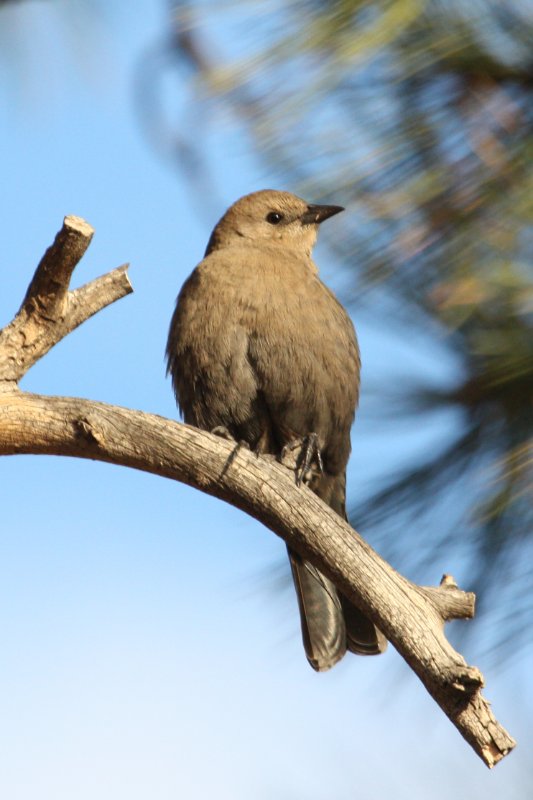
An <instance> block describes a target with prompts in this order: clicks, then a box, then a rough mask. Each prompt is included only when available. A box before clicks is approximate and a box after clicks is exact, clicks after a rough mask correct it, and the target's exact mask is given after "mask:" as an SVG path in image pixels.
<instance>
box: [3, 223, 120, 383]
mask: <svg viewBox="0 0 533 800" xmlns="http://www.w3.org/2000/svg"><path fill="white" fill-rule="evenodd" d="M93 233H94V231H93V229H92V228H91V226H90V225H88V224H87V223H86V222H85V221H84V220H82V219H80V217H72V216H71V217H65V221H64V223H63V227H62V229H61V230H60V231H59V233H58V234H57V236H56V238H55V241H54V243H53V244H52V245H51V246H50V247H49V248H48V250H47V251H46V253H45V254H44V256H43V258H42V259H41V262H40V264H39V266H38V267H37V269H36V271H35V275H34V276H33V279H32V281H31V283H30V285H29V288H28V291H27V292H26V296H25V298H24V301H23V303H22V306H21V308H20V311H19V312H18V314H17V315H16V317H15V318H14V319H13V321H12V322H11V323H10V324H9V325H6V327H5V328H4V329H3V330H2V331H0V382H2V381H3V382H9V383H14V382H15V383H16V382H18V381H19V380H20V379H21V378H22V377H23V376H24V375H25V374H26V372H27V371H28V370H29V369H30V367H32V366H33V365H34V364H35V363H36V362H37V361H38V360H39V359H40V358H42V357H43V356H44V355H45V354H46V353H47V352H48V351H49V350H50V348H52V347H53V346H54V345H55V344H57V343H58V342H59V341H60V340H61V339H63V338H64V337H65V336H66V335H67V334H68V333H70V332H71V331H72V330H74V328H76V327H78V325H80V324H81V323H82V322H85V320H86V319H88V318H89V317H90V316H92V315H93V314H96V312H97V311H100V310H101V309H102V308H105V306H107V305H109V304H110V303H113V302H115V300H119V299H120V298H121V297H124V296H125V295H126V294H129V293H130V292H132V291H133V289H132V287H131V284H130V282H129V280H128V276H127V272H126V270H127V266H128V265H127V264H126V265H123V266H122V267H118V268H117V269H115V270H113V271H112V272H110V273H108V274H107V275H103V276H102V277H100V278H97V279H96V280H94V281H92V282H91V283H88V284H86V285H85V286H82V287H80V288H79V289H76V290H74V291H72V292H71V291H69V283H70V278H71V275H72V272H73V270H74V268H75V266H76V264H77V263H78V262H79V260H80V259H81V257H82V256H83V254H84V253H85V251H86V250H87V247H88V246H89V244H90V242H91V239H92V236H93Z"/></svg>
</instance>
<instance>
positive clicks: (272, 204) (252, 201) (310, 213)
mask: <svg viewBox="0 0 533 800" xmlns="http://www.w3.org/2000/svg"><path fill="white" fill-rule="evenodd" d="M339 211H344V209H343V208H342V207H341V206H324V205H312V204H309V203H306V202H305V200H302V199H301V197H297V196H296V195H294V194H290V192H278V191H274V190H273V189H265V190H263V191H261V192H254V193H253V194H247V195H245V197H241V198H240V200H237V202H236V203H234V204H233V205H232V206H230V208H228V210H227V211H226V213H225V214H224V216H223V217H222V219H221V220H220V222H219V223H218V224H217V225H216V227H215V229H214V231H213V233H212V234H211V239H210V240H209V244H208V246H207V250H206V255H209V253H210V252H212V251H213V250H216V249H218V248H220V247H228V246H231V245H233V244H236V243H238V242H240V243H243V242H245V241H247V240H248V241H250V242H256V243H258V242H260V241H264V240H266V241H269V242H273V243H279V244H281V245H282V246H284V247H290V248H291V249H295V250H297V251H299V252H304V253H306V254H307V255H310V254H311V251H312V249H313V246H314V244H315V242H316V237H317V233H318V226H319V224H320V223H321V222H323V221H324V220H326V219H328V218H329V217H332V216H333V215H334V214H338V213H339Z"/></svg>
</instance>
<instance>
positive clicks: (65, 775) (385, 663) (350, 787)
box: [0, 0, 533, 800]
mask: <svg viewBox="0 0 533 800" xmlns="http://www.w3.org/2000/svg"><path fill="white" fill-rule="evenodd" d="M96 7H97V8H98V9H99V10H100V12H101V13H99V16H95V12H94V8H93V9H92V10H91V8H90V7H89V6H84V5H83V4H82V3H80V2H76V3H72V2H71V3H65V2H62V3H59V2H57V3H42V2H20V3H14V4H13V5H12V6H8V7H6V8H3V9H2V10H0V69H1V73H2V74H1V76H0V164H1V175H2V190H1V194H0V204H1V218H2V223H3V224H2V236H1V240H0V279H1V290H0V324H2V325H3V324H6V323H7V322H8V321H9V320H10V319H11V318H12V316H13V314H14V313H15V312H16V310H17V309H18V307H19V305H20V302H21V300H22V297H23V295H24V293H25V291H26V288H27V285H28V283H29V280H30V278H31V276H32V274H33V270H34V269H35V266H36V265H37V263H38V261H39V259H40V257H41V256H42V254H43V252H44V250H45V249H46V247H47V246H48V245H49V244H50V243H51V241H52V240H53V237H54V236H55V234H56V232H57V231H58V230H59V228H60V227H61V223H62V219H63V217H64V216H65V215H66V214H77V215H79V216H82V217H84V218H85V219H86V220H87V221H88V222H90V224H91V225H92V226H93V227H94V228H95V230H96V233H95V237H94V239H93V242H92V244H91V246H90V248H89V250H88V252H87V254H86V255H85V257H84V259H83V261H82V262H81V264H80V265H79V267H78V268H77V269H76V271H75V274H74V279H73V285H79V284H82V283H85V282H86V281H88V280H91V279H92V278H94V277H96V276H97V275H99V274H102V273H104V272H106V271H108V270H110V269H112V268H114V267H116V266H118V265H119V264H121V263H123V262H125V261H128V262H130V263H131V272H130V277H131V280H132V282H133V285H134V288H135V293H134V294H133V295H130V296H129V297H127V298H125V299H123V300H121V301H119V302H118V303H116V304H114V305H113V306H111V307H110V308H107V309H105V310H104V311H103V312H101V313H99V314H98V315H96V316H95V317H93V318H92V319H91V320H89V321H88V322H87V323H85V324H84V325H83V326H82V327H81V328H79V329H78V330H77V331H75V332H74V333H72V334H71V335H69V336H68V337H67V338H66V339H65V340H63V341H62V342H61V343H60V344H59V345H57V346H56V347H55V348H54V349H53V350H52V351H51V352H50V353H49V354H48V355H47V356H46V357H45V358H44V359H42V360H41V361H40V362H39V363H38V364H37V365H35V367H34V368H33V369H32V370H31V371H30V373H29V374H28V375H27V376H26V377H25V378H24V381H23V383H22V385H21V386H22V388H23V389H25V390H28V391H35V392H39V393H43V394H54V395H68V396H79V397H86V398H90V399H95V400H100V401H104V402H109V403H113V404H117V405H123V406H127V407H130V408H138V409H142V410H145V411H149V412H154V413H157V414H161V415H164V416H167V417H171V418H175V417H176V416H177V412H176V408H175V403H174V398H173V395H172V391H171V388H170V383H169V381H168V380H167V379H166V378H165V369H164V359H163V354H164V347H165V341H166V334H167V330H168V322H169V319H170V316H171V313H172V310H173V306H174V302H175V297H176V294H177V292H178V290H179V287H180V286H181V284H182V283H183V281H184V280H185V278H186V277H187V275H188V274H189V273H190V271H191V270H192V268H193V267H194V265H195V264H196V263H197V262H198V261H199V260H200V259H201V257H202V254H203V251H204V249H205V244H206V242H207V239H208V237H209V233H210V230H211V228H212V226H213V224H214V223H215V222H216V220H217V218H218V216H219V215H220V214H221V213H222V212H223V210H224V208H225V207H226V206H227V205H228V204H229V203H230V202H232V201H233V200H234V199H236V198H237V197H238V196H240V195H242V194H244V193H246V192H248V191H254V190H256V189H259V188H263V187H265V186H271V182H272V175H271V174H269V172H268V169H267V168H266V167H265V166H264V165H262V164H260V163H258V161H257V160H256V159H255V158H254V156H253V154H252V153H251V151H250V149H249V144H248V143H247V142H246V141H245V139H244V138H239V137H238V136H237V135H236V134H235V133H234V132H231V131H230V126H229V125H228V127H227V128H226V127H225V126H224V125H223V124H222V125H221V128H220V129H219V130H217V132H216V134H214V135H208V136H206V147H207V148H208V153H207V155H208V158H209V163H210V164H211V166H212V169H213V175H214V183H213V185H214V190H213V193H212V194H210V195H209V197H204V198H202V197H201V196H199V195H198V193H197V192H193V191H192V190H191V186H190V184H189V183H188V182H187V180H186V179H185V178H184V176H183V174H180V172H179V171H177V170H176V169H175V168H174V167H173V166H172V165H171V164H170V163H169V161H168V160H166V159H165V158H164V157H163V156H162V154H161V152H158V151H157V150H156V149H155V148H154V147H153V145H152V144H151V143H150V142H149V141H147V139H146V136H145V134H144V133H143V131H145V130H146V127H147V126H146V122H147V121H146V120H143V119H142V118H141V117H142V113H141V111H140V109H139V107H138V105H136V103H135V91H134V78H135V76H136V75H137V76H138V75H139V70H140V71H141V72H142V69H143V63H144V60H145V59H146V57H147V54H149V53H150V52H151V51H152V50H153V48H154V47H155V46H156V45H157V43H158V42H160V41H161V38H162V36H163V33H164V23H165V18H164V11H165V4H164V3H163V2H162V1H161V0H139V2H137V3H135V4H132V3H120V2H114V3H109V4H103V3H100V4H96ZM181 80H182V84H179V82H178V84H177V85H176V87H175V91H176V96H177V97H178V102H177V104H176V114H177V119H179V113H178V112H179V98H180V96H183V97H184V96H186V93H187V92H188V91H190V88H189V87H188V86H187V85H186V83H185V80H186V77H185V76H183V77H182V78H181ZM180 93H181V94H180ZM279 188H285V189H290V188H291V187H289V186H279ZM309 199H312V198H309ZM339 219H340V217H339ZM332 224H333V221H332ZM316 256H317V261H318V263H319V265H321V266H322V264H323V265H324V268H323V269H322V274H323V276H324V277H325V279H326V280H327V281H328V282H329V283H330V284H331V285H335V280H336V278H335V274H334V273H335V268H334V265H332V264H331V263H330V264H329V266H328V264H327V263H324V262H327V259H328V256H327V252H326V251H325V250H324V249H321V248H320V247H319V248H318V249H317V253H316ZM358 330H359V338H360V343H361V349H362V352H363V359H364V361H365V362H366V363H369V364H370V365H372V363H376V364H377V363H380V364H382V365H383V364H385V365H386V363H387V359H388V360H389V363H390V364H391V365H394V363H395V361H396V357H397V352H398V350H396V351H395V349H394V348H395V347H396V348H400V349H401V348H404V350H405V352H407V351H408V347H407V346H406V345H405V344H402V343H401V342H396V343H395V344H394V345H391V343H390V342H388V341H387V340H386V337H385V336H384V335H382V334H380V332H379V330H376V328H375V326H374V327H371V326H368V325H367V324H365V323H364V322H363V323H361V324H359V323H358ZM402 352H403V351H402ZM369 374H370V375H371V374H372V366H370V367H369ZM365 402H366V401H365V392H364V391H363V398H362V409H361V415H360V421H359V422H358V425H359V426H360V428H361V430H362V435H361V442H362V444H361V445H360V446H359V449H358V460H359V461H362V462H364V464H365V467H366V468H365V476H366V477H367V478H368V476H371V475H372V474H373V471H376V470H377V469H378V466H379V463H380V461H381V460H382V458H383V452H384V449H383V448H384V447H385V445H384V444H383V440H382V439H381V440H380V439H379V437H378V434H377V433H376V432H375V430H374V433H372V430H371V426H370V425H369V423H368V422H365V414H366V412H365ZM356 432H357V426H356V429H355V430H354V437H355V435H356ZM400 433H402V436H403V437H404V438H405V432H400V431H399V432H398V437H397V438H396V439H395V442H396V443H397V444H396V447H398V448H399V447H400V445H399V444H398V442H400V441H401V440H402V436H400ZM438 434H439V432H438V431H435V432H434V435H435V436H438ZM372 436H374V438H372ZM388 447H389V448H390V444H389V445H388ZM0 486H1V498H2V505H1V510H2V513H1V524H0V555H1V557H0V639H1V641H2V655H1V657H0V796H2V797H5V798H9V800H30V798H31V799H32V800H34V798H36V797H38V798H39V800H63V799H65V800H66V798H69V800H70V798H72V797H76V798H77V800H85V798H87V800H88V799H89V798H91V799H92V798H94V797H95V796H97V797H98V798H100V800H108V798H109V800H111V798H113V800H116V798H117V797H128V800H141V798H142V799H144V798H150V800H153V799H154V798H157V799H158V800H170V798H176V797H183V796H186V797H188V798H207V797H217V799H218V800H226V798H227V799H228V800H230V798H231V800H244V799H245V798H246V799H247V800H248V798H250V797H253V798H258V800H263V798H264V799H265V800H289V799H290V800H300V798H302V799H303V798H305V800H330V798H335V800H345V798H346V799H348V798H353V797H364V798H366V799H367V800H377V799H378V798H388V797H394V798H395V800H403V798H406V799H407V798H410V800H416V799H417V798H422V797H423V798H428V797H431V798H432V799H434V800H441V798H442V799H443V798H449V797H450V796H456V797H459V798H462V797H465V798H466V797H468V798H469V800H478V799H479V800H481V798H483V800H491V799H492V798H501V797H505V798H506V799H507V800H522V798H526V797H529V796H531V795H530V793H531V787H532V786H533V768H532V766H531V741H532V740H533V737H532V735H531V734H532V726H531V722H530V720H531V712H532V710H533V691H532V681H531V678H530V673H531V663H528V661H527V659H528V656H527V655H522V656H521V658H520V660H519V661H518V662H517V663H511V664H510V665H509V666H508V667H507V669H506V670H498V669H497V668H496V667H493V669H492V671H491V670H490V669H486V668H485V666H484V664H483V663H478V661H477V654H476V651H475V647H474V644H473V643H470V644H469V643H468V642H467V643H466V644H465V646H464V654H465V657H466V658H467V660H468V661H469V662H470V663H475V664H477V666H479V667H480V668H481V669H482V670H483V671H484V672H485V677H486V680H487V689H486V692H485V693H486V696H487V697H488V698H489V699H490V700H491V702H492V704H493V708H494V711H495V714H496V716H497V718H498V719H499V720H500V721H501V722H502V724H504V725H505V726H506V727H507V728H508V730H509V731H510V732H511V733H512V734H513V735H514V736H515V738H517V739H518V740H519V747H518V748H517V750H516V752H514V753H513V754H511V755H510V756H509V757H508V758H507V759H505V760H504V761H503V762H502V763H501V764H500V765H498V766H497V767H496V768H495V770H493V771H492V772H489V771H488V770H487V769H486V767H484V766H483V764H482V763H481V761H479V759H478V758H477V757H476V756H475V754H474V753H473V751H472V750H471V749H470V747H469V746H468V745H467V744H466V743H465V742H463V740H462V739H461V738H460V736H459V734H458V733H457V731H456V730H455V728H454V727H453V726H452V725H451V723H450V722H449V721H448V720H447V718H445V717H444V715H443V714H442V712H441V711H440V709H439V708H438V707H437V706H436V705H435V704H434V702H433V701H432V700H431V698H429V696H428V695H427V694H426V692H425V690H424V689H423V687H422V686H421V684H420V683H419V682H418V680H417V679H416V677H415V676H414V675H413V674H412V673H411V672H410V670H409V669H408V668H407V666H406V665H405V664H404V663H403V662H402V660H401V659H400V658H399V656H398V655H397V654H396V653H395V652H394V651H393V649H392V648H389V652H387V654H386V655H384V656H382V657H380V658H379V659H357V658H352V657H347V658H346V659H344V660H343V662H341V664H339V665H338V666H337V667H336V668H335V669H334V670H332V671H331V672H329V673H327V674H322V675H317V674H315V673H313V671H312V670H311V669H310V668H309V667H308V665H307V662H306V660H305V657H304V655H303V651H302V647H301V644H300V640H299V630H298V615H297V609H296V601H295V598H294V596H293V594H292V591H291V587H290V586H289V584H288V581H287V573H286V571H285V570H284V569H283V564H284V545H283V542H281V541H280V540H279V539H277V538H276V537H275V536H274V535H273V534H272V533H271V532H270V531H268V530H266V529H265V528H263V527H262V526H261V525H259V524H258V523H257V522H255V521H254V520H252V519H249V518H248V517H246V516H245V515H244V514H242V513H241V512H239V511H237V510H236V509H233V508H231V507H230V506H228V505H226V504H223V503H221V502H220V501H217V500H215V499H213V498H210V497H207V496H205V495H203V494H201V493H199V492H197V491H195V490H192V489H189V488H188V487H185V486H182V485H180V484H177V483H174V482H171V481H166V480H163V479H161V478H156V477H154V476H151V475H147V474H141V473H136V472H134V471H133V470H126V469H123V468H119V467H114V466H110V465H105V464H99V463H96V462H95V463H92V462H84V461H78V460H75V459H67V458H51V457H31V456H18V457H6V458H3V459H0ZM454 558H457V556H454ZM455 568H456V569H457V570H459V571H460V564H459V563H457V564H455V563H453V560H452V563H448V562H447V563H446V564H445V565H440V564H437V565H435V570H434V574H430V575H428V577H427V583H435V582H437V581H438V580H439V578H440V575H441V574H442V572H443V571H445V569H446V571H451V572H454V569H455Z"/></svg>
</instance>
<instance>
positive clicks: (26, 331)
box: [0, 218, 515, 767]
mask: <svg viewBox="0 0 533 800" xmlns="http://www.w3.org/2000/svg"><path fill="white" fill-rule="evenodd" d="M67 219H68V220H69V221H70V220H72V219H76V218H67ZM80 222H82V221H79V220H76V223H75V225H74V226H72V224H71V223H70V222H69V223H68V224H69V231H68V232H67V233H66V234H65V236H66V241H67V244H65V242H64V240H60V236H61V234H60V235H59V236H58V237H57V238H56V242H55V243H54V245H53V246H52V248H51V249H50V250H49V251H48V252H47V255H46V256H45V258H44V259H43V261H41V264H40V265H39V267H38V270H37V273H36V276H35V277H34V279H33V281H32V283H31V285H30V288H29V290H28V293H27V295H26V298H25V301H24V303H23V306H22V308H21V311H20V312H19V314H18V315H17V317H15V319H14V320H13V322H12V323H11V324H10V325H8V326H7V327H6V328H5V329H4V330H3V331H2V332H1V333H0V385H1V384H2V383H3V384H4V391H3V392H2V393H0V454H1V455H10V454H15V453H37V454H38V453H41V454H50V455H68V456H77V457H79V458H89V459H97V460H100V461H106V462H110V463H113V464H121V465H123V466H127V467H133V468H135V469H140V470H144V471H146V472H152V473H154V474H157V475H161V476H163V477H167V478H171V479H173V480H178V481H181V482H183V483H186V484H188V485H190V486H194V487H196V488H198V489H200V490H201V491H204V492H207V493H208V494H211V495H214V496H216V497H219V498H220V499H222V500H226V501H227V502H230V503H231V504H232V505H235V506H237V507H238V508H241V509H242V510H243V511H246V512H247V513H248V514H251V515H252V516H253V517H255V518H256V519H258V520H260V521H261V522H263V523H264V524H265V525H267V527H269V528H270V529H271V530H272V531H274V532H275V533H276V534H277V535H279V536H281V537H282V538H283V539H284V540H285V541H286V542H287V543H288V544H289V545H290V546H291V547H293V548H294V549H295V550H297V551H298V552H300V553H301V554H302V555H303V556H304V557H305V558H306V559H308V560H309V561H310V562H311V563H313V564H315V565H316V566H317V567H319V568H320V570H322V571H323V572H324V574H326V575H327V576H328V577H329V578H331V579H332V580H333V581H334V582H335V584H336V585H337V586H338V587H339V589H341V590H342V591H343V592H344V593H345V594H346V595H347V596H348V597H349V598H351V599H352V600H353V601H354V602H355V603H356V604H357V605H358V606H359V607H360V608H361V609H362V610H363V611H364V612H365V613H366V614H368V616H369V617H370V618H371V619H372V620H373V621H374V622H375V623H376V625H378V627H379V628H380V629H381V630H382V631H383V632H384V634H385V635H386V636H387V638H388V639H389V640H390V641H391V642H392V643H393V645H394V646H395V647H396V649H397V650H398V651H399V652H400V654H401V655H402V656H403V657H404V659H405V660H406V661H407V663H408V664H409V665H410V666H411V668H412V669H413V671H414V672H415V673H416V674H417V675H418V677H419V678H420V680H421V681H422V683H423V684H424V686H425V687H426V688H427V690H428V692H429V693H430V694H431V695H432V697H433V698H434V699H435V700H436V702H437V703H438V704H439V705H440V707H441V708H442V709H443V711H444V712H445V713H446V714H447V716H448V717H449V718H450V720H451V721H452V722H453V724H454V725H455V726H456V727H457V729H458V730H459V731H460V733H461V734H462V735H463V736H464V738H465V739H466V740H467V741H468V742H469V743H470V744H471V746H472V747H473V749H474V750H475V751H476V753H478V755H479V756H480V757H481V758H482V759H483V761H484V762H485V764H487V765H488V766H489V767H492V766H493V765H494V764H496V763H497V762H498V761H499V760H500V759H501V758H503V757H504V756H505V755H506V754H507V753H508V752H509V751H510V750H511V749H512V748H513V747H514V744H515V742H514V741H513V739H512V738H511V736H509V734H508V733H507V732H506V731H505V729H504V728H503V727H502V726H501V725H499V723H498V722H497V721H496V719H495V718H494V715H493V714H492V711H491V709H490V706H489V704H488V702H487V701H486V700H485V698H484V697H483V696H482V695H481V692H480V689H481V687H482V686H483V676H482V675H481V673H480V671H479V670H478V669H477V668H476V667H471V666H469V665H467V664H466V662H465V660H464V659H463V657H462V656H461V655H460V654H459V653H457V652H456V651H455V650H454V649H453V648H452V646H451V645H450V644H449V642H448V641H447V639H446V637H445V636H444V623H445V621H447V620H450V619H456V618H468V617H471V616H473V613H474V596H473V595H472V594H468V593H465V592H462V591H460V590H459V589H458V588H457V586H456V585H455V582H454V581H453V579H452V578H450V577H449V576H445V577H444V578H443V581H442V582H441V585H440V587H438V588H435V587H418V586H416V585H414V584H412V583H411V582H409V581H408V580H406V579H405V578H403V577H402V576H401V575H399V573H397V572H396V571H395V570H394V569H393V568H392V567H391V566H389V564H387V563H386V562H385V561H384V560H383V559H381V558H380V557H379V556H378V555H377V553H375V552H374V551H373V550H372V548H371V547H370V546H369V545H368V544H367V543H366V542H365V541H364V540H363V539H362V538H361V537H360V536H359V534H357V533H356V532H355V531H354V530H352V528H350V526H349V525H348V523H346V522H345V521H344V520H342V519H341V518H340V517H339V516H338V515H337V514H335V513H334V512H333V511H332V510H331V509H330V508H329V507H328V506H326V505H325V504H324V503H323V502H322V501H321V500H320V499H319V498H318V497H317V496H316V495H315V494H313V493H312V492H311V491H310V490H309V489H308V488H307V487H305V486H304V487H298V486H296V485H295V482H294V475H293V473H292V472H291V471H290V470H288V469H287V468H286V467H285V466H283V465H281V464H279V463H278V462H277V461H276V460H275V459H273V458H265V457H261V458H260V457H258V456H256V455H255V454H253V453H251V452H250V451H248V450H246V449H244V448H237V449H235V446H234V445H233V444H232V443H229V442H227V441H224V440H222V439H219V438H217V437H216V436H213V435H211V434H209V433H205V432H203V431H200V430H197V429H196V428H192V427H189V426H186V425H181V424H179V423H177V422H173V421H171V420H167V419H164V418H162V417H159V416H156V415H153V414H146V413H143V412H141V411H131V410H129V409H125V408H120V407H117V406H109V405H106V404H103V403H97V402H92V401H89V400H83V399H77V398H66V397H44V396H41V395H33V394H28V393H24V392H21V391H19V390H18V388H17V386H16V383H15V382H16V381H17V380H18V379H19V377H20V376H21V375H23V374H24V373H25V372H26V370H27V369H29V367H30V366H31V364H33V363H35V361H36V360H37V359H38V358H39V357H40V356H41V355H43V354H44V353H46V352H47V351H48V350H49V349H50V347H52V346H53V344H55V343H56V341H59V339H60V338H62V336H64V335H66V334H67V333H68V332H69V331H70V330H72V329H73V328H74V327H76V325H79V324H80V323H81V322H82V321H83V320H84V319H87V318H88V317H89V316H90V315H91V314H93V313H95V311H97V310H98V309H99V308H103V307H104V306H105V305H107V304H108V303H109V302H112V300H113V299H117V298H118V297H121V296H123V295H124V294H126V293H127V292H128V291H129V290H130V287H129V283H127V277H126V273H125V268H119V269H118V270H115V271H114V272H112V273H110V274H109V275H107V276H104V277H102V278H99V279H97V280H96V281H93V282H92V283H90V284H87V285H86V286H84V287H82V288H81V289H77V290H76V291H74V292H70V291H69V290H68V283H69V280H70V275H71V273H72V269H73V268H74V266H73V262H76V261H77V259H79V258H80V257H81V255H82V254H83V252H84V250H85V249H86V246H87V244H88V241H87V238H89V240H90V235H92V230H91V229H90V228H89V226H86V223H83V225H80ZM65 224H66V225H67V222H66V223H65ZM73 229H74V230H75V231H76V232H75V233H72V230H73ZM88 231H90V234H89V233H88ZM72 236H73V237H74V239H72V238H70V237H72ZM58 241H59V244H58ZM73 242H74V243H73ZM84 245H85V246H84ZM51 251H54V252H53V253H52V255H50V253H51ZM45 260H46V266H45V267H43V266H42V265H43V262H45ZM74 265H75V264H74ZM40 270H41V273H42V274H39V275H38V273H39V271H40ZM17 326H18V327H17ZM6 332H7V333H6Z"/></svg>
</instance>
